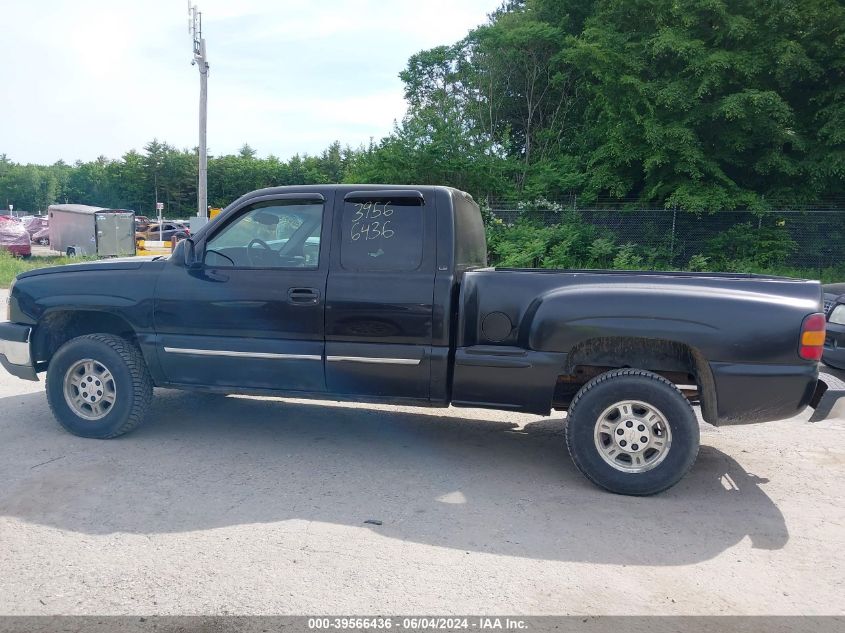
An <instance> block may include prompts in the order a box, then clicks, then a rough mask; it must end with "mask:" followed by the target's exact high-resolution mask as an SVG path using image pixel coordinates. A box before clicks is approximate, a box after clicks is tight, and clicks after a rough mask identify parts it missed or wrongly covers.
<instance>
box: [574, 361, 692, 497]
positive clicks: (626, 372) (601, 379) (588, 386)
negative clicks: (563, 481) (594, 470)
mask: <svg viewBox="0 0 845 633" xmlns="http://www.w3.org/2000/svg"><path fill="white" fill-rule="evenodd" d="M622 376H627V377H636V378H647V379H649V380H654V381H655V382H658V383H662V384H664V385H667V386H669V387H671V388H672V389H673V390H675V391H677V392H678V394H679V395H681V396H682V397H683V398H684V401H685V402H686V404H687V406H688V407H689V408H690V411H691V412H692V414H693V415H695V410H694V409H693V408H692V405H691V404H690V403H689V401H688V400H687V399H686V397H684V396H683V393H682V392H681V390H680V389H678V388H677V387H676V386H675V384H674V383H673V382H672V381H670V380H667V379H666V378H664V377H663V376H660V375H658V374H655V373H654V372H650V371H647V370H645V369H634V368H630V367H626V368H623V369H613V370H611V371H608V372H605V373H603V374H600V375H598V376H596V377H595V378H593V379H591V380H590V381H589V382H587V383H585V384H584V386H583V387H581V389H579V390H578V393H576V394H575V397H574V398H573V399H572V402H571V403H570V404H569V408H568V409H567V413H566V418H567V425H566V431H565V432H564V437H565V438H566V450H567V451H568V452H569V456H570V457H571V458H572V461H573V462H574V463H575V466H576V467H577V468H578V470H579V471H581V473H582V474H583V475H584V476H585V477H586V478H587V479H589V480H590V482H591V483H593V484H594V485H596V486H598V487H600V488H606V486H605V485H604V484H602V483H600V482H599V481H597V480H596V479H595V478H594V477H593V476H592V475H591V474H590V473H589V471H588V469H587V468H585V467H584V464H583V462H581V460H580V459H579V458H578V454H577V451H574V450H573V448H572V434H571V433H570V432H569V424H568V421H569V420H571V419H572V418H573V416H574V414H575V412H576V410H577V407H578V403H579V402H580V401H581V399H582V398H583V397H584V396H585V395H587V394H588V393H590V391H591V390H592V389H595V388H596V387H597V386H598V385H601V384H603V383H605V382H607V381H608V380H612V379H615V378H618V377H622ZM698 451H699V447H698V446H696V450H695V457H694V458H693V459H691V460H690V463H689V465H688V466H687V468H686V470H684V472H683V474H682V475H681V477H680V478H679V479H682V478H683V477H685V476H686V474H687V473H688V472H689V471H690V470H691V469H692V467H693V464H695V458H697V457H698ZM673 485H675V482H670V483H668V484H667V485H666V486H665V487H663V488H660V489H658V490H652V491H649V492H643V493H636V492H629V493H625V494H629V495H633V496H639V497H648V496H651V495H655V494H659V493H661V492H663V491H664V490H667V489H669V488H671V487H672V486H673Z"/></svg>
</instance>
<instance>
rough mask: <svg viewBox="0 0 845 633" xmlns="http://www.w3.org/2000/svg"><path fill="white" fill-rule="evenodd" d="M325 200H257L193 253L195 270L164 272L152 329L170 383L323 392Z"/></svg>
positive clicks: (171, 267) (180, 268) (287, 196)
mask: <svg viewBox="0 0 845 633" xmlns="http://www.w3.org/2000/svg"><path fill="white" fill-rule="evenodd" d="M327 195H328V196H329V200H326V196H323V195H322V194H315V193H303V194H283V195H279V196H275V197H274V196H269V197H262V198H257V199H255V201H251V202H249V203H248V204H246V205H245V206H244V207H243V208H242V209H240V210H239V211H238V212H237V213H236V214H234V215H232V216H230V217H229V218H227V220H226V221H224V222H223V223H222V224H221V225H220V226H219V227H216V228H215V229H214V231H212V232H211V233H209V235H208V237H207V239H205V240H203V242H202V243H201V244H197V252H198V253H199V256H200V257H202V259H203V265H202V266H201V267H200V268H186V267H183V266H177V265H169V266H167V267H166V270H165V272H163V274H162V276H161V277H160V278H159V283H158V287H157V291H156V303H155V326H156V332H157V344H158V357H159V362H160V364H161V368H162V371H163V372H164V374H165V375H166V377H167V380H168V381H169V382H171V383H179V384H187V385H190V384H198V385H213V386H219V387H239V388H245V389H275V390H292V391H309V392H319V391H325V388H326V384H325V378H324V373H323V352H324V328H323V319H324V308H325V296H326V277H327V275H328V268H329V262H328V251H329V249H328V244H327V240H324V239H323V237H324V236H326V235H330V234H331V233H330V223H331V214H330V211H328V210H330V209H331V197H333V194H332V193H331V192H327Z"/></svg>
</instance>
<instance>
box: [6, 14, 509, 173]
mask: <svg viewBox="0 0 845 633" xmlns="http://www.w3.org/2000/svg"><path fill="white" fill-rule="evenodd" d="M198 1H199V4H200V8H201V9H202V11H203V21H204V23H203V27H204V34H205V36H206V38H207V40H208V55H209V61H210V64H211V76H210V80H209V146H210V148H211V150H212V151H213V152H214V153H218V154H220V153H228V152H233V151H236V150H237V148H238V147H240V145H241V144H243V143H244V142H248V143H250V144H251V145H253V146H254V147H256V148H258V150H259V152H260V153H261V154H269V153H274V154H276V155H278V156H281V157H287V156H290V155H292V154H294V153H297V152H311V153H314V152H317V151H320V150H321V149H323V148H324V147H325V146H326V145H327V144H328V143H329V142H331V141H333V140H335V139H337V140H340V141H341V142H343V143H349V144H351V145H353V146H355V145H358V144H359V143H366V142H367V141H368V140H369V138H370V137H376V138H381V137H382V136H384V135H386V134H387V133H389V131H390V129H391V126H392V124H393V120H394V119H397V118H401V116H402V115H403V113H404V110H405V104H404V101H403V99H402V85H401V82H400V80H399V79H398V77H397V74H398V73H399V71H400V70H402V68H404V66H405V62H406V61H407V58H408V57H409V56H410V55H411V54H413V53H415V52H417V51H419V50H422V49H425V48H430V47H432V46H435V45H438V44H447V43H451V42H453V41H456V40H458V39H460V38H461V37H463V36H464V35H465V33H466V32H467V31H468V30H469V29H470V28H472V27H474V26H475V25H477V24H480V23H482V22H483V21H484V20H485V17H486V13H487V12H489V11H491V10H493V9H494V8H495V7H496V6H497V5H498V4H499V0H460V1H459V2H458V1H446V0H429V1H428V2H419V0H391V1H390V2H384V1H383V0H321V1H320V2H313V1H306V0H287V1H286V2H276V1H273V0H262V1H259V0H239V1H238V2H232V1H231V0H198ZM186 10H187V3H186V2H182V1H181V0H135V1H132V2H128V1H120V2H118V1H115V0H111V1H106V0H76V1H75V2H61V1H60V0H47V1H42V2H40V3H32V2H27V1H26V0H17V1H13V2H8V1H7V2H4V3H3V5H2V8H0V23H2V24H3V25H4V38H3V46H4V51H5V55H6V61H5V62H4V63H3V64H2V65H0V90H2V93H0V121H3V126H2V127H1V128H0V152H5V153H6V154H8V155H9V157H10V158H11V159H13V160H16V161H21V162H28V161H32V162H52V161H54V160H57V159H59V158H62V159H64V160H66V161H72V160H74V159H77V158H82V159H86V160H87V159H91V158H94V157H96V156H97V155H100V154H105V155H108V156H112V157H116V156H119V155H120V154H122V153H123V152H124V151H126V150H129V149H131V148H140V147H142V146H143V144H144V143H146V142H147V141H149V140H151V139H152V138H153V137H154V136H155V137H158V138H159V139H163V140H167V141H168V142H170V143H172V144H174V145H176V146H179V147H193V146H194V145H196V142H197V141H196V138H197V99H198V92H199V90H198V78H197V72H196V69H195V68H192V67H191V65H190V59H191V50H190V49H191V45H190V37H189V35H188V32H187V16H186V13H187V11H186Z"/></svg>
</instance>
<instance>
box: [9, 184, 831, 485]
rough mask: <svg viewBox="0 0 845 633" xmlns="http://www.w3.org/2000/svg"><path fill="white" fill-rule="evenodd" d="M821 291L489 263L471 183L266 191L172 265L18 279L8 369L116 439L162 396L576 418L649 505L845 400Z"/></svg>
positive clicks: (608, 472) (592, 465)
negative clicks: (828, 348) (745, 447)
mask: <svg viewBox="0 0 845 633" xmlns="http://www.w3.org/2000/svg"><path fill="white" fill-rule="evenodd" d="M824 328H825V317H824V314H823V313H822V293H821V287H820V285H819V284H818V283H817V282H814V281H801V280H794V279H785V278H776V277H764V276H759V275H738V274H715V273H663V272H654V273H648V272H609V271H590V270H583V271H566V270H559V271H555V270H509V269H495V270H494V269H491V268H487V254H486V245H485V239H484V227H483V224H482V218H481V213H480V211H479V208H478V205H477V204H476V203H475V202H474V201H473V200H472V198H471V197H470V196H469V195H467V194H465V193H463V192H461V191H457V190H455V189H450V188H447V187H432V186H376V185H326V186H303V187H282V188H273V189H262V190H260V191H255V192H253V193H250V194H247V195H245V196H243V197H242V198H240V199H239V200H237V201H235V202H234V203H232V204H231V205H230V206H229V207H227V208H226V209H225V210H224V211H223V212H222V213H221V214H220V215H219V216H218V217H217V218H216V219H215V220H214V221H213V222H211V223H209V224H208V225H207V226H205V227H204V228H203V229H202V230H200V231H198V232H197V233H196V234H195V235H194V236H193V237H192V238H191V239H189V240H185V241H184V242H182V243H181V244H180V245H179V246H178V247H177V249H176V251H175V252H174V254H173V256H171V257H170V258H169V259H163V258H152V259H148V258H131V259H113V260H106V261H100V262H92V263H80V264H74V265H71V266H63V267H56V268H47V269H41V270H35V271H31V272H27V273H23V274H21V275H19V276H18V278H17V280H16V283H15V284H14V286H13V287H12V290H11V295H10V307H9V322H8V323H2V324H0V362H2V364H3V366H4V367H5V368H6V369H7V370H8V371H10V372H11V373H13V374H15V375H16V376H19V377H21V378H26V379H30V380H37V373H38V372H41V371H46V372H47V399H48V401H49V403H50V407H51V408H52V410H53V413H54V414H55V416H56V418H57V419H58V420H59V422H60V423H61V424H62V426H64V427H65V428H66V429H67V430H68V431H70V432H72V433H75V434H77V435H81V436H84V437H92V438H111V437H116V436H118V435H122V434H124V433H126V432H127V431H129V430H131V429H133V428H134V427H136V426H137V425H138V424H140V423H141V421H142V420H143V419H144V415H145V411H146V409H147V407H148V405H149V403H150V400H151V398H152V393H153V387H154V386H159V387H168V388H178V389H194V390H205V391H209V390H211V391H217V392H222V393H234V392H237V393H251V394H270V395H285V394H287V395H295V396H297V397H313V398H321V399H332V400H340V399H351V400H360V401H378V402H389V403H396V404H413V405H425V406H441V407H443V406H448V405H450V404H451V405H452V406H456V407H489V408H494V409H505V410H511V411H521V412H530V413H538V414H548V413H549V412H550V411H552V410H553V409H556V410H568V414H567V424H566V440H567V445H568V448H569V452H570V454H571V455H572V457H573V459H574V461H575V464H576V465H577V466H578V468H579V469H581V471H582V472H583V473H584V474H585V475H586V476H587V477H588V478H589V479H590V480H592V481H593V482H595V483H597V484H598V485H600V486H603V487H604V488H607V489H609V490H611V491H614V492H619V493H626V494H653V493H656V492H659V491H661V490H665V489H666V488H668V487H669V486H671V485H673V484H674V483H676V482H677V481H678V480H679V479H680V478H681V477H683V475H684V474H685V473H686V472H687V470H689V468H690V467H691V466H692V464H693V462H694V460H695V458H696V455H697V453H698V445H699V426H698V421H697V418H696V415H695V413H694V410H693V407H692V405H696V404H697V405H700V406H701V411H702V415H703V417H704V419H705V420H707V421H708V422H711V423H713V424H717V425H718V424H744V423H750V422H764V421H767V420H775V419H779V418H785V417H789V416H793V415H795V414H797V413H799V412H800V411H801V410H802V409H804V408H805V407H806V406H807V405H813V406H816V405H819V404H820V403H821V402H822V401H824V400H826V401H827V403H826V404H825V406H824V407H819V409H824V410H829V404H830V402H831V401H832V400H834V399H836V398H838V397H839V395H841V394H840V393H839V392H834V391H832V390H828V391H827V392H826V385H825V384H824V383H823V382H821V381H819V380H818V360H819V358H820V356H821V353H822V347H823V343H824Z"/></svg>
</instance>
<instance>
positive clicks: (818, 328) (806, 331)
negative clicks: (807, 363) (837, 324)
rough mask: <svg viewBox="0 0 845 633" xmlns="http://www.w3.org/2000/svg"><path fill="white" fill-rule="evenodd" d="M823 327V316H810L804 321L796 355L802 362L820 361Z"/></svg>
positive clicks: (822, 347)
mask: <svg viewBox="0 0 845 633" xmlns="http://www.w3.org/2000/svg"><path fill="white" fill-rule="evenodd" d="M825 325H826V323H825V320H824V315H823V314H811V315H810V316H808V317H806V318H805V319H804V322H803V323H802V324H801V339H800V343H799V345H798V355H799V356H800V357H801V358H803V359H804V360H821V357H822V351H823V350H824V328H825Z"/></svg>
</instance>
